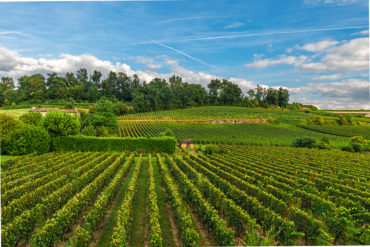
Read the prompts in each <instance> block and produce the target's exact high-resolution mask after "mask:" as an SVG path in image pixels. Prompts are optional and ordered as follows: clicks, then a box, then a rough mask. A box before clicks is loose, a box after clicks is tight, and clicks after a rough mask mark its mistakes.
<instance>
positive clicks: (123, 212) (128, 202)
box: [110, 155, 142, 247]
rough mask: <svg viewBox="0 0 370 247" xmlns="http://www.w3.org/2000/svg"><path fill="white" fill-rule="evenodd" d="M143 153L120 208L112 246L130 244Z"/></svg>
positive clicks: (119, 246) (117, 246) (118, 246)
mask: <svg viewBox="0 0 370 247" xmlns="http://www.w3.org/2000/svg"><path fill="white" fill-rule="evenodd" d="M141 159H142V155H140V157H139V159H138V161H137V164H136V166H135V170H134V172H133V175H132V177H131V180H130V183H129V185H128V188H127V192H126V194H125V198H124V199H123V202H122V205H121V208H120V210H119V211H118V216H117V226H116V227H115V228H114V231H113V235H112V240H111V243H110V246H114V247H122V246H129V240H130V239H129V237H130V225H131V214H132V207H133V205H132V201H133V198H134V195H135V191H136V189H135V188H136V184H137V179H138V177H139V171H140V167H141Z"/></svg>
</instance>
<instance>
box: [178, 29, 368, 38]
mask: <svg viewBox="0 0 370 247" xmlns="http://www.w3.org/2000/svg"><path fill="white" fill-rule="evenodd" d="M360 28H369V27H368V26H356V27H334V28H320V29H306V30H293V31H279V32H267V33H249V34H236V35H223V36H210V37H200V38H186V39H179V40H177V41H195V40H214V39H233V38H243V37H254V36H265V35H276V34H293V33H308V32H321V31H334V30H346V29H360Z"/></svg>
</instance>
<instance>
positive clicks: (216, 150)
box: [200, 145, 220, 154]
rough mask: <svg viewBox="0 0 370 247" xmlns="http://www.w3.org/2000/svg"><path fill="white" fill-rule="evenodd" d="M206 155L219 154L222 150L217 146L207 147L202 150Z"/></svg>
mask: <svg viewBox="0 0 370 247" xmlns="http://www.w3.org/2000/svg"><path fill="white" fill-rule="evenodd" d="M200 150H201V151H202V152H203V153H204V154H218V153H219V152H220V149H219V147H218V146H217V145H205V146H202V147H201V149H200Z"/></svg>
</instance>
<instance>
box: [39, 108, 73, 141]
mask: <svg viewBox="0 0 370 247" xmlns="http://www.w3.org/2000/svg"><path fill="white" fill-rule="evenodd" d="M41 125H42V126H43V127H44V128H45V129H46V130H47V131H48V132H49V134H50V136H52V137H56V136H66V135H76V134H78V132H79V130H80V121H79V120H78V118H77V116H74V115H73V116H72V115H71V114H69V113H67V112H48V113H47V114H46V116H45V117H44V118H43V119H42V120H41Z"/></svg>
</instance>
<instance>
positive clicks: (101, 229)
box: [90, 164, 134, 247]
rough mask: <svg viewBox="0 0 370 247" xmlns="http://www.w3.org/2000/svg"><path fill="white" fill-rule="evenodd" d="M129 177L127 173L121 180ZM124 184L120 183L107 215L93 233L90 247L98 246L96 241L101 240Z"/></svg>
mask: <svg viewBox="0 0 370 247" xmlns="http://www.w3.org/2000/svg"><path fill="white" fill-rule="evenodd" d="M132 166H134V164H131V165H130V168H129V171H130V169H131V167H132ZM128 177H129V172H127V174H126V176H125V177H124V178H123V180H124V181H125V182H126V181H127V178H128ZM125 182H123V183H122V185H121V187H120V188H119V189H118V191H117V194H116V195H115V196H114V198H113V200H112V202H111V203H110V205H109V208H108V210H107V213H106V214H105V216H104V218H103V221H102V222H101V223H100V224H99V226H98V228H97V229H96V231H95V232H93V234H92V235H93V236H92V241H91V242H90V247H95V246H97V244H98V241H99V239H100V238H101V236H102V234H103V232H104V228H105V226H106V225H107V223H108V221H109V219H110V217H111V215H112V212H113V209H114V206H115V205H116V203H117V200H118V198H119V196H120V194H121V193H120V192H122V189H123V187H124V185H125Z"/></svg>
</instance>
